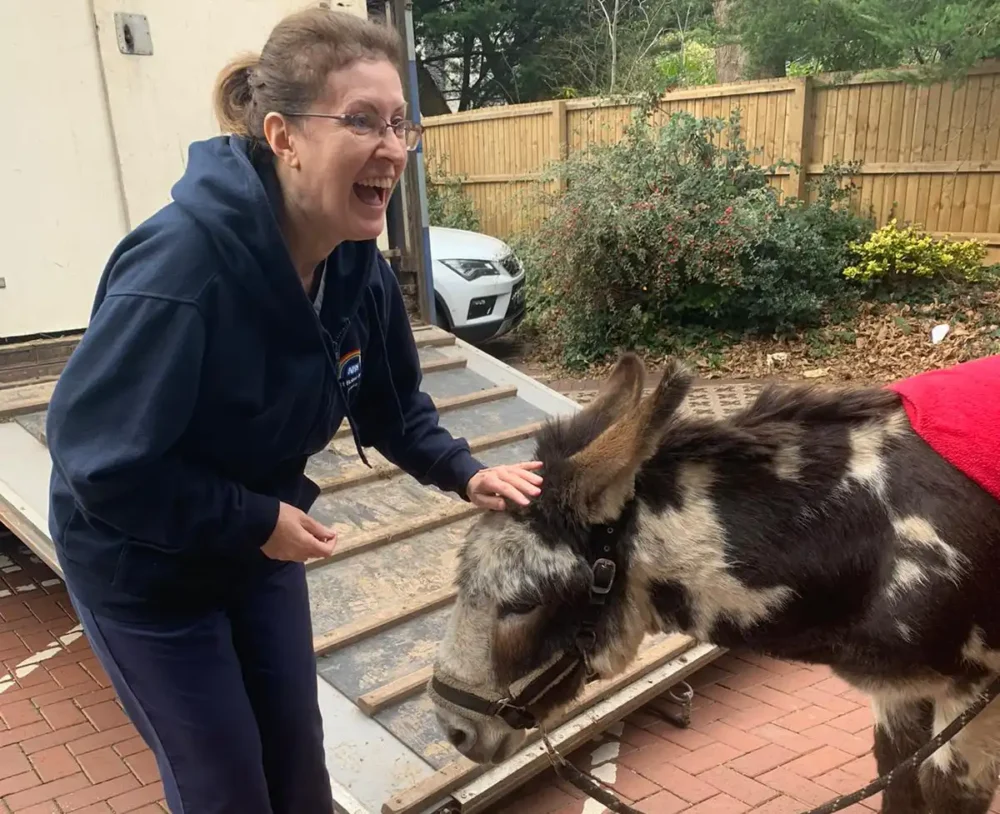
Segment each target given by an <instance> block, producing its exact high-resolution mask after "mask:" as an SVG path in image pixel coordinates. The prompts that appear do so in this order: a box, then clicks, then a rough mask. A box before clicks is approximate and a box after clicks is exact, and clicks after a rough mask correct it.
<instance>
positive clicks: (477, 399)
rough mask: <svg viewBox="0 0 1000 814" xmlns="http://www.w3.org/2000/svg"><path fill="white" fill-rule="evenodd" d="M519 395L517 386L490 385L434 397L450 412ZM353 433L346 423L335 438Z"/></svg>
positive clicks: (442, 410) (441, 409)
mask: <svg viewBox="0 0 1000 814" xmlns="http://www.w3.org/2000/svg"><path fill="white" fill-rule="evenodd" d="M516 395H517V388H516V387H510V386H507V387H488V388H486V389H485V390H475V391H473V392H472V393H463V394H462V395H460V396H448V397H446V398H440V399H432V401H433V402H434V407H435V408H436V409H437V411H438V413H441V414H443V413H450V412H452V411H454V410H461V409H463V408H466V407H478V406H479V405H480V404H490V403H491V402H494V401H501V400H503V399H508V398H513V397H514V396H516ZM350 434H351V425H350V424H347V423H344V424H343V425H342V426H341V427H340V428H339V429H338V430H337V432H336V433H334V436H333V437H334V438H335V439H336V438H347V437H348V436H350Z"/></svg>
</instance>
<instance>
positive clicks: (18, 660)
mask: <svg viewBox="0 0 1000 814" xmlns="http://www.w3.org/2000/svg"><path fill="white" fill-rule="evenodd" d="M0 662H2V667H0V812H2V813H3V814H13V812H17V814H67V812H77V814H125V812H134V813H135V814H163V812H165V811H166V810H167V809H166V806H165V805H163V803H162V797H163V788H162V786H161V784H160V782H159V777H158V775H157V771H156V766H155V764H154V761H153V759H152V755H151V754H150V752H149V751H148V750H147V749H146V748H145V747H144V746H143V744H142V742H141V741H140V739H139V738H138V736H137V734H136V732H135V730H134V728H133V727H132V725H131V724H130V723H129V722H128V720H127V719H126V717H125V715H124V713H123V712H122V710H121V707H120V706H119V704H118V702H117V700H116V698H115V695H114V692H113V690H112V689H111V688H110V687H109V685H108V679H107V676H106V675H105V674H104V672H103V671H102V670H101V668H100V667H99V666H98V664H97V662H96V660H95V658H94V656H93V654H92V653H91V651H90V648H89V647H88V645H87V640H86V638H85V637H84V636H83V634H82V633H81V632H80V627H79V625H78V623H77V621H76V619H75V617H74V614H73V612H72V609H71V608H70V606H69V602H68V599H67V596H66V593H65V589H64V588H63V585H62V583H61V581H60V580H58V579H57V578H56V577H55V575H54V574H53V573H52V572H51V571H50V570H49V569H48V568H47V567H46V566H45V565H43V564H42V563H41V562H39V561H37V559H36V558H34V557H33V556H31V555H29V554H28V553H27V550H26V549H24V548H23V547H22V546H20V545H19V544H17V543H16V542H15V541H14V539H13V537H10V536H9V535H7V536H4V532H3V531H2V530H0ZM691 683H692V685H693V686H694V687H695V689H696V703H695V710H694V714H693V720H692V725H691V727H690V728H689V729H687V730H680V729H677V728H675V727H673V726H672V725H671V724H669V723H666V722H664V721H663V720H662V719H660V718H657V717H656V716H655V715H654V714H652V709H651V708H646V709H645V710H643V711H640V712H637V713H635V714H633V715H631V716H630V717H629V718H628V719H627V720H626V721H624V722H623V723H621V724H619V725H618V726H616V727H615V728H613V729H612V730H611V731H610V732H609V733H607V734H606V735H605V736H602V737H601V738H599V739H598V740H597V741H596V742H594V743H592V744H589V745H588V746H586V747H583V748H581V749H579V750H578V751H577V752H576V753H574V755H572V759H573V760H574V761H575V762H576V763H577V765H579V766H580V767H581V768H585V769H587V770H588V771H591V772H593V773H594V774H595V775H597V776H598V777H600V778H601V779H602V780H604V781H605V782H609V783H612V784H613V786H614V788H615V789H616V790H617V791H618V793H620V794H621V795H622V796H623V797H625V798H626V799H627V800H628V801H630V802H632V803H635V804H636V805H637V807H638V808H639V809H640V810H642V811H644V812H648V814H675V813H676V812H685V814H740V812H746V811H754V812H759V813H760V814H798V812H802V811H804V810H806V809H807V808H808V807H809V806H814V805H818V804H820V803H822V802H824V801H825V800H827V799H828V798H829V797H831V796H833V795H834V794H835V793H837V792H849V791H853V790H854V789H855V788H858V787H860V786H862V785H864V784H865V783H866V782H867V781H868V780H870V779H871V778H873V777H874V776H875V774H876V772H875V764H874V761H873V759H872V758H871V756H870V751H871V733H870V729H871V717H870V714H869V712H868V708H867V706H866V705H865V703H864V699H863V698H862V697H861V696H859V695H858V694H857V693H855V692H854V691H852V690H851V689H849V688H848V687H847V685H845V684H843V683H842V682H840V681H839V680H837V679H836V678H832V677H831V676H830V674H829V672H828V671H827V670H825V669H811V668H803V667H799V666H796V665H790V664H785V663H783V662H777V661H773V660H769V659H760V658H755V657H752V656H748V655H744V656H738V655H732V654H727V655H726V656H724V657H723V658H722V659H721V660H719V661H717V662H715V663H714V664H712V665H710V666H708V667H706V668H704V669H702V670H701V671H699V672H698V673H697V674H696V675H695V676H694V677H693V678H692V680H691ZM877 805H878V799H877V798H874V800H868V801H866V803H864V804H861V805H857V806H854V807H853V808H851V809H847V811H849V812H854V814H863V812H870V811H872V810H877ZM992 810H993V811H996V812H1000V806H997V805H996V804H994V808H993V809H992ZM604 811H605V809H604V808H603V807H602V806H600V805H599V804H598V803H596V802H594V801H587V800H584V799H583V798H582V796H581V795H580V794H579V793H578V792H577V791H576V790H575V789H573V788H571V787H566V786H563V785H562V784H561V782H560V781H558V779H557V778H555V777H554V776H552V774H551V773H548V772H547V773H545V774H543V775H541V776H539V777H538V778H536V779H535V780H534V781H532V782H531V783H529V784H528V785H527V786H526V787H524V788H523V789H522V790H521V791H520V792H519V793H518V794H516V796H514V797H511V798H508V799H507V800H506V801H504V803H503V804H502V805H501V806H498V807H494V809H493V812H494V813H495V814H500V812H502V814H603V812H604ZM304 814H305V813H304Z"/></svg>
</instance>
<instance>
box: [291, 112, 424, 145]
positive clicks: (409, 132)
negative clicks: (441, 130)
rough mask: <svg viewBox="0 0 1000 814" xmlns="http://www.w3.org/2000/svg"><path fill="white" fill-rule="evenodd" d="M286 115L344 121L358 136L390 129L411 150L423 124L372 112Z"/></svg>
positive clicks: (421, 131) (421, 130)
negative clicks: (394, 119) (392, 119)
mask: <svg viewBox="0 0 1000 814" xmlns="http://www.w3.org/2000/svg"><path fill="white" fill-rule="evenodd" d="M285 115H286V116H306V117H310V118H315V119H334V120H336V121H340V122H344V123H345V124H346V125H347V126H348V127H350V128H351V130H353V131H354V132H355V133H356V134H357V135H359V136H370V135H371V134H372V133H378V137H379V138H382V136H384V135H385V131H386V130H392V132H393V133H395V134H396V138H398V139H399V140H400V141H402V142H403V143H404V144H405V145H406V149H407V150H408V151H410V152H413V151H414V150H416V149H417V145H418V144H419V143H420V137H421V136H422V135H423V132H424V128H423V125H420V124H415V123H414V122H411V121H409V120H406V119H401V120H400V121H395V122H389V121H386V120H385V119H383V118H382V117H381V116H378V115H376V114H374V113H286V114H285Z"/></svg>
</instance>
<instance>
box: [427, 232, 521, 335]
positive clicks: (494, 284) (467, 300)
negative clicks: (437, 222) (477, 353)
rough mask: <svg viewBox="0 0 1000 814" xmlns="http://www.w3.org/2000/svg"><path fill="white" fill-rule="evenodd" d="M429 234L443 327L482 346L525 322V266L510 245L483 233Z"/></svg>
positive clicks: (436, 300)
mask: <svg viewBox="0 0 1000 814" xmlns="http://www.w3.org/2000/svg"><path fill="white" fill-rule="evenodd" d="M429 231H430V242H431V261H432V266H433V272H432V274H433V279H434V310H435V312H436V315H437V324H438V326H439V327H441V328H443V329H444V330H446V331H450V332H451V333H453V334H455V336H457V337H459V338H460V339H464V340H465V341H466V342H471V343H479V342H486V341H488V340H490V339H496V338H498V337H500V336H503V335H504V334H506V333H508V332H509V331H510V330H511V329H512V328H514V327H515V326H516V325H517V324H518V323H520V322H521V320H522V319H524V267H523V266H522V265H521V261H520V260H518V258H517V257H516V256H515V254H514V252H513V251H512V250H511V248H510V246H508V245H507V244H506V243H504V242H503V241H502V240H498V239H497V238H495V237H490V236H489V235H484V234H481V233H479V232H467V231H465V230H462V229H449V228H445V227H442V226H431V227H430V230H429Z"/></svg>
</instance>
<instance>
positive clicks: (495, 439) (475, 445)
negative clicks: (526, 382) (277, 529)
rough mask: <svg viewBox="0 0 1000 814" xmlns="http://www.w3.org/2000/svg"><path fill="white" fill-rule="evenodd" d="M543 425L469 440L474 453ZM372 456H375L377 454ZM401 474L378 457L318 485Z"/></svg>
mask: <svg viewBox="0 0 1000 814" xmlns="http://www.w3.org/2000/svg"><path fill="white" fill-rule="evenodd" d="M462 361H463V362H464V361H465V360H464V359H463V360H462ZM541 427H542V424H541V423H540V422H536V423H534V424H527V425H525V426H523V427H516V428H515V429H513V430H505V431H503V432H497V433H492V434H490V435H482V436H479V437H478V438H473V439H472V440H471V441H469V448H470V449H471V450H472V452H473V453H476V452H483V451H484V450H487V449H493V448H495V447H499V446H503V445H504V444H512V443H514V442H515V441H523V440H524V439H525V438H530V437H531V436H532V435H534V434H535V433H536V432H538V430H539V429H541ZM370 457H372V458H374V457H375V456H370ZM380 457H381V456H380ZM401 474H402V470H401V469H400V468H399V467H397V466H396V465H395V464H391V463H389V462H388V461H386V460H385V459H383V460H382V461H377V459H376V463H373V464H372V465H371V467H367V466H365V465H364V464H363V463H358V464H357V466H353V467H351V468H350V469H348V470H347V471H346V472H344V473H341V474H340V475H335V476H334V477H332V478H317V479H316V485H317V486H319V488H320V492H321V493H322V494H329V493H331V492H339V491H340V490H341V489H347V488H348V487H351V486H360V485H362V484H365V483H371V482H372V481H375V480H381V479H384V478H394V477H397V476H398V475H401Z"/></svg>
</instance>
